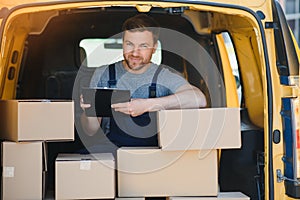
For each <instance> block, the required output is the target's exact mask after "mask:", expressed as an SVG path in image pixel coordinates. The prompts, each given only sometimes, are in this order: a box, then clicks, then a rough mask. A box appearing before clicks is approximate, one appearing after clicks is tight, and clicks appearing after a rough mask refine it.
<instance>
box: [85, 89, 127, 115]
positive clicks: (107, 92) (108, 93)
mask: <svg viewBox="0 0 300 200" xmlns="http://www.w3.org/2000/svg"><path fill="white" fill-rule="evenodd" d="M82 95H83V100H84V103H85V104H90V105H91V107H90V108H87V109H85V113H86V115H87V116H89V117H112V115H113V112H114V111H113V109H112V108H111V104H115V103H123V102H129V101H130V91H129V90H120V89H112V88H82Z"/></svg>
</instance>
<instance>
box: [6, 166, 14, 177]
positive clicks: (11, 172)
mask: <svg viewBox="0 0 300 200" xmlns="http://www.w3.org/2000/svg"><path fill="white" fill-rule="evenodd" d="M14 176H15V167H4V168H3V177H5V178H12V177H14Z"/></svg>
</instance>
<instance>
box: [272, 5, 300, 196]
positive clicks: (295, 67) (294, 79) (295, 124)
mask: <svg viewBox="0 0 300 200" xmlns="http://www.w3.org/2000/svg"><path fill="white" fill-rule="evenodd" d="M273 16H274V23H273V28H274V38H275V46H276V64H277V70H278V74H279V76H280V84H281V85H282V86H283V87H284V88H286V89H285V90H289V91H291V92H290V93H284V94H287V95H284V96H283V97H282V100H281V103H282V106H281V116H282V123H283V124H282V126H283V142H284V153H283V159H282V160H283V164H284V172H281V170H279V169H274V171H275V170H276V174H277V182H282V181H284V185H285V191H286V195H288V196H290V197H293V198H300V135H299V120H300V118H299V106H300V105H299V55H298V52H299V50H298V45H297V43H296V42H295V40H294V39H293V36H292V34H291V31H290V29H289V27H288V24H287V22H286V20H285V17H284V13H283V11H282V9H281V6H280V4H279V3H278V2H277V1H274V4H273Z"/></svg>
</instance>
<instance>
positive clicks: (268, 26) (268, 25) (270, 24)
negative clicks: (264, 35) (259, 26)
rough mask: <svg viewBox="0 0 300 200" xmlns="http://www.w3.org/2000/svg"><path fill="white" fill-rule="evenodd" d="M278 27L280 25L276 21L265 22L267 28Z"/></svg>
mask: <svg viewBox="0 0 300 200" xmlns="http://www.w3.org/2000/svg"><path fill="white" fill-rule="evenodd" d="M270 28H272V29H278V25H277V23H275V22H265V29H270Z"/></svg>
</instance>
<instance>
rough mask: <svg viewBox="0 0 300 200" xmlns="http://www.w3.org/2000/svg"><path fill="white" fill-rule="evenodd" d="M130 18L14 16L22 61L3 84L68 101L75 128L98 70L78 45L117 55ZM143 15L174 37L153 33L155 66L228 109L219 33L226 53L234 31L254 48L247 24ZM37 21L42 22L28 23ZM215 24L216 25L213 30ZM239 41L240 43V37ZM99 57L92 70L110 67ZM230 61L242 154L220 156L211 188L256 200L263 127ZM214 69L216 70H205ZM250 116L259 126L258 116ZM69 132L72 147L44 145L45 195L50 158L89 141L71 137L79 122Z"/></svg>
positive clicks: (191, 15) (112, 13) (115, 9)
mask: <svg viewBox="0 0 300 200" xmlns="http://www.w3.org/2000/svg"><path fill="white" fill-rule="evenodd" d="M138 13H139V11H138V10H137V9H136V8H135V7H121V6H111V7H109V6H108V7H86V8H83V7H82V8H80V9H61V10H55V11H54V10H50V11H40V12H36V13H30V14H28V13H27V14H26V13H25V14H23V16H20V17H16V19H15V20H14V21H13V22H15V23H16V24H18V21H19V20H20V19H22V18H23V19H25V18H26V19H27V20H28V21H26V20H25V21H23V23H24V27H23V28H24V30H26V31H25V32H26V34H24V35H25V36H24V40H23V41H22V42H20V44H19V46H22V48H19V49H22V50H21V51H20V50H19V49H17V50H16V52H15V54H18V55H21V60H22V61H21V63H20V68H19V70H16V71H17V72H18V74H14V73H15V69H14V66H15V65H14V62H12V64H11V65H10V66H11V67H10V69H8V71H9V72H10V73H8V74H10V76H8V78H9V79H17V87H16V91H15V98H16V99H68V100H70V99H73V100H74V102H75V113H76V116H75V120H76V121H79V118H80V114H81V108H80V106H79V101H78V98H79V95H80V92H81V88H82V87H87V86H89V81H90V78H91V76H92V74H93V72H94V70H95V69H96V68H97V67H98V66H95V65H90V63H91V61H90V60H89V53H88V51H91V50H90V49H88V48H89V47H88V46H85V45H82V44H83V41H95V40H98V41H100V43H101V42H102V44H103V43H104V45H103V49H102V50H101V51H105V50H120V51H121V45H120V43H119V41H120V39H121V38H120V37H117V36H120V33H121V32H122V29H121V28H122V23H123V22H124V21H125V20H126V19H127V18H129V17H131V16H134V15H136V14H138ZM147 14H148V15H150V16H151V17H153V18H154V19H155V20H157V22H158V23H159V24H160V26H161V27H162V28H163V29H165V30H172V31H176V33H177V34H175V35H176V36H178V38H176V37H170V35H169V34H168V33H169V32H168V31H161V35H160V38H159V42H160V45H161V48H160V49H159V52H158V53H159V56H158V57H159V59H158V62H159V64H164V65H167V66H169V67H171V68H173V69H175V70H176V71H177V72H179V73H180V74H182V76H184V77H185V78H186V79H187V80H188V81H189V82H190V83H191V84H193V85H195V86H196V87H198V88H200V89H201V90H202V91H203V92H204V93H205V95H206V98H207V102H208V106H207V107H227V106H228V105H229V104H230V105H232V103H231V102H229V101H231V100H230V99H229V98H228V95H231V96H232V93H231V94H229V91H232V90H230V88H229V87H228V85H227V83H226V80H228V78H227V77H228V76H227V75H226V76H225V74H226V72H225V71H224V69H226V70H227V71H228V68H226V66H224V65H225V64H224V62H223V58H222V55H221V53H220V46H219V42H218V37H220V35H222V34H224V33H225V34H226V35H227V36H228V38H229V39H231V40H230V41H231V44H232V46H231V48H232V49H233V50H234V49H238V48H239V46H236V45H235V43H234V40H236V38H237V37H236V36H237V35H238V34H239V31H242V30H243V31H245V30H246V29H247V32H248V36H247V37H249V38H250V39H248V42H249V43H251V44H252V46H258V45H257V44H256V40H255V39H254V38H255V30H253V28H252V27H251V23H250V22H248V21H247V20H246V19H244V18H243V17H236V18H235V21H239V23H234V24H231V25H230V26H229V21H230V20H231V18H232V16H230V14H226V13H219V12H214V11H207V10H203V11H194V10H191V9H189V8H188V7H187V8H186V7H172V8H159V7H154V8H152V9H151V10H150V11H149V12H147ZM38 19H41V21H42V22H41V23H36V22H37V21H38ZM222 21H223V22H224V23H221V22H222ZM19 23H20V21H19ZM34 24H35V25H34ZM12 25H13V23H12ZM24 30H23V31H24ZM14 31H16V29H15V30H14ZM20 31H22V30H21V29H20ZM181 34H182V35H184V36H186V37H188V38H189V39H191V40H192V41H194V44H197V45H200V46H201V47H202V48H203V50H204V51H205V54H204V53H203V54H198V53H197V52H195V50H194V49H193V48H194V47H193V46H191V45H188V44H183V43H180V42H179V41H180V38H179V36H180V35H181ZM108 39H114V41H117V42H115V43H114V42H111V41H112V40H108ZM225 39H226V38H225ZM239 39H243V38H242V36H241V35H240V38H239ZM16 42H17V41H16ZM168 45H169V46H168ZM168 49H173V50H174V51H169V50H168ZM95 51H96V50H95ZM101 51H99V52H98V51H97V54H96V56H95V57H96V58H97V59H96V60H98V61H100V63H105V62H107V61H108V62H111V61H112V60H111V61H110V60H107V56H105V52H104V53H103V54H102V53H101ZM93 52H94V51H93ZM178 52H180V53H178ZM239 53H240V52H239ZM235 54H237V55H239V54H238V53H234V55H235ZM207 56H209V59H208V58H207ZM255 57H257V55H252V57H251V58H250V59H255ZM235 58H236V59H237V60H238V62H237V63H236V65H237V66H238V67H237V68H235V69H232V70H231V72H230V73H231V76H230V77H231V78H232V80H234V87H235V88H234V90H233V91H234V95H235V96H236V98H238V101H236V103H235V104H236V105H235V106H236V107H240V108H241V130H242V148H241V149H234V150H222V151H221V153H220V155H221V156H220V170H219V174H220V176H219V177H220V178H219V184H220V190H221V191H241V192H243V193H245V194H246V195H248V196H250V197H251V198H253V199H257V198H258V196H261V195H263V194H260V192H262V191H263V146H264V145H263V143H264V141H263V127H262V126H261V124H258V123H255V120H253V119H255V118H256V117H255V114H252V115H249V113H250V112H251V106H252V105H251V104H250V103H247V99H246V98H245V96H244V89H247V88H249V85H247V84H248V82H247V80H246V79H243V73H244V72H245V73H246V72H248V73H249V71H251V70H249V69H248V71H247V69H246V61H245V59H243V57H242V56H240V57H235ZM103 59H106V60H103ZM191 59H192V60H193V61H192V62H193V63H191ZM12 61H13V59H12ZM256 62H259V61H258V60H257V61H256ZM99 65H101V64H99ZM227 65H228V64H227ZM230 65H231V64H230ZM214 66H216V68H215V69H216V70H212V68H214ZM257 66H259V63H257ZM229 69H231V68H229ZM254 71H255V70H253V73H254ZM257 104H260V102H257ZM261 104H262V102H261ZM255 112H256V111H253V112H252V113H255ZM258 115H259V116H260V119H261V117H262V115H261V113H260V114H258ZM75 130H76V132H75V141H73V142H67V141H66V142H49V143H47V145H48V170H49V171H48V180H49V181H48V188H50V189H52V190H53V188H54V170H53V169H54V167H53V166H54V161H55V158H56V156H57V154H58V153H74V152H78V151H80V150H81V149H83V148H85V146H84V145H83V143H82V140H93V136H86V137H85V138H82V137H83V136H79V134H78V132H80V131H83V130H82V128H81V127H80V125H79V123H77V124H76V129H75ZM241 169H242V170H241ZM241 183H242V184H241Z"/></svg>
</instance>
